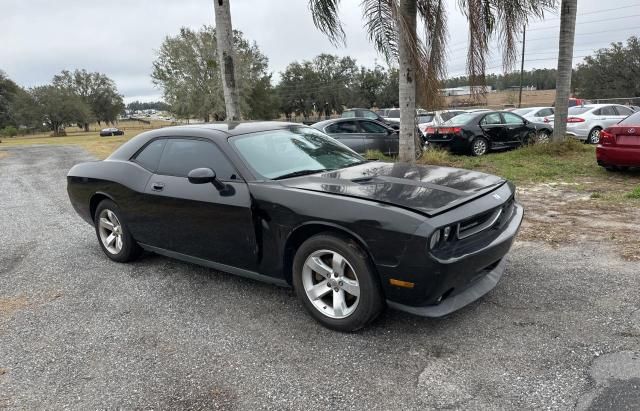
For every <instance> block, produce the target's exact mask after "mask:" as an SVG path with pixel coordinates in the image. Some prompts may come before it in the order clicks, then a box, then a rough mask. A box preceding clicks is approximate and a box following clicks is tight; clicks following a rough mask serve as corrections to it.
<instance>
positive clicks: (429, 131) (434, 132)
mask: <svg viewBox="0 0 640 411" xmlns="http://www.w3.org/2000/svg"><path fill="white" fill-rule="evenodd" d="M425 133H426V134H436V129H435V127H427V131H425Z"/></svg>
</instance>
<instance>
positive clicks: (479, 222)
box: [457, 197, 514, 240]
mask: <svg viewBox="0 0 640 411" xmlns="http://www.w3.org/2000/svg"><path fill="white" fill-rule="evenodd" d="M513 210H514V199H513V197H511V198H510V199H509V200H508V201H507V202H506V203H504V204H503V205H502V206H501V207H497V208H494V209H493V210H489V211H487V212H485V213H482V214H479V215H476V216H473V217H471V218H468V219H466V220H464V221H461V222H460V223H458V224H457V236H458V239H460V240H462V239H465V238H468V237H471V236H474V235H476V234H479V233H481V232H483V231H485V230H488V229H490V228H493V227H496V226H500V225H502V224H503V223H504V222H507V221H509V220H510V219H511V216H512V215H513Z"/></svg>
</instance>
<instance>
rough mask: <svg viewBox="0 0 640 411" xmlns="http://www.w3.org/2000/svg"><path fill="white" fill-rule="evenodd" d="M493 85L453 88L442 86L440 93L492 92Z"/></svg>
mask: <svg viewBox="0 0 640 411" xmlns="http://www.w3.org/2000/svg"><path fill="white" fill-rule="evenodd" d="M492 91H493V87H491V86H460V87H451V88H441V89H440V90H439V92H440V95H441V96H444V97H447V96H469V95H471V94H474V93H475V94H478V93H480V94H482V93H491V92H492Z"/></svg>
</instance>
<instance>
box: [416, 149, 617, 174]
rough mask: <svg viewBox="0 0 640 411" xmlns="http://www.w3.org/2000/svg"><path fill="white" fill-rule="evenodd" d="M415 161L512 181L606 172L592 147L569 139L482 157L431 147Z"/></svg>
mask: <svg viewBox="0 0 640 411" xmlns="http://www.w3.org/2000/svg"><path fill="white" fill-rule="evenodd" d="M418 162H419V163H421V164H434V165H443V166H451V167H460V168H466V169H473V170H479V171H485V172H488V173H491V174H496V175H499V176H502V177H505V178H507V179H509V180H511V181H514V182H516V183H539V182H548V181H566V182H571V181H575V180H576V179H577V178H581V177H603V176H604V175H605V174H606V173H605V172H604V171H603V170H602V169H601V167H599V166H598V165H597V164H596V159H595V148H594V147H593V146H590V145H585V144H583V143H581V142H578V141H576V140H573V139H568V140H567V141H565V142H562V143H548V144H537V145H531V146H526V147H522V148H520V149H516V150H509V151H503V152H493V153H489V154H487V155H484V156H482V157H471V156H465V155H455V154H452V153H450V152H449V151H446V150H443V149H438V148H431V149H429V150H427V151H426V152H425V153H424V156H423V157H422V158H421V159H420V160H418Z"/></svg>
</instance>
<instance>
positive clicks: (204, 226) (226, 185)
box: [67, 122, 523, 331]
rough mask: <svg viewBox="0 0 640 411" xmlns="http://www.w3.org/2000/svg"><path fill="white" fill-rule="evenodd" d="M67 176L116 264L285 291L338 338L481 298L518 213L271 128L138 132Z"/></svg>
mask: <svg viewBox="0 0 640 411" xmlns="http://www.w3.org/2000/svg"><path fill="white" fill-rule="evenodd" d="M67 179H68V193H69V197H70V199H71V203H72V205H73V207H74V208H75V209H76V211H77V212H78V213H79V214H80V215H81V216H82V217H83V218H84V219H85V220H86V221H87V222H89V223H90V224H92V225H93V226H94V227H95V231H96V234H97V237H98V242H99V244H100V246H101V247H102V249H103V251H104V253H105V254H106V255H107V256H108V257H109V258H111V259H112V260H115V261H119V262H126V261H131V260H133V259H134V258H136V256H138V255H139V254H140V252H141V251H142V250H143V249H144V250H148V251H152V252H156V253H158V254H162V255H165V256H169V257H174V258H178V259H181V260H184V261H188V262H192V263H196V264H201V265H204V266H208V267H212V268H215V269H218V270H221V271H225V272H229V273H233V274H237V275H241V276H244V277H249V278H253V279H257V280H261V281H266V282H270V283H274V284H279V285H283V286H293V287H294V289H295V291H296V293H297V295H298V297H299V298H300V300H301V301H302V303H303V305H304V306H305V307H306V309H307V310H308V311H309V312H310V313H311V315H312V316H313V317H314V318H315V319H316V320H318V321H319V322H320V323H322V324H323V325H325V326H327V327H329V328H332V329H336V330H341V331H353V330H356V329H358V328H361V327H363V326H365V325H366V324H368V323H369V322H371V321H372V320H373V319H375V318H376V316H378V314H379V313H380V312H381V310H382V309H383V308H384V307H385V306H390V307H393V308H396V309H400V310H404V311H407V312H410V313H414V314H417V315H422V316H429V317H439V316H443V315H446V314H449V313H451V312H453V311H455V310H457V309H459V308H461V307H463V306H465V305H467V304H469V303H471V302H472V301H475V300H476V299H478V298H480V297H481V296H482V295H484V294H486V293H487V292H488V291H489V290H491V289H492V288H493V287H494V286H495V285H496V283H497V282H498V280H499V279H500V277H501V276H502V273H503V271H504V267H505V255H506V254H507V253H508V251H509V248H510V247H511V244H512V242H513V240H514V237H515V236H516V233H517V231H518V228H519V227H520V223H521V221H522V216H523V209H522V207H521V206H520V205H519V204H518V203H517V202H516V201H515V199H514V194H515V188H514V186H513V184H511V183H509V182H507V181H505V180H503V179H502V178H499V177H495V176H492V175H488V174H483V173H478V172H472V171H465V170H459V169H454V168H445V167H433V166H416V165H410V164H405V163H395V164H391V163H384V162H376V161H367V160H365V159H364V158H363V157H361V156H360V155H358V154H357V153H355V152H354V151H352V150H351V149H349V148H348V147H346V146H344V145H342V144H341V143H339V142H337V141H336V140H334V139H332V138H330V137H328V136H326V135H325V134H323V133H322V132H320V131H318V130H316V129H314V128H311V127H306V126H302V125H299V124H292V123H280V122H258V123H233V124H224V125H222V124H205V125H194V126H181V127H171V128H163V129H161V130H154V131H149V132H145V133H142V134H140V135H138V136H137V137H135V138H133V139H131V140H130V141H129V142H127V143H125V144H124V145H123V146H121V147H120V148H119V149H118V150H116V151H115V152H114V153H113V154H112V155H111V156H110V157H109V158H107V159H106V160H104V161H97V162H89V163H82V164H78V165H76V166H74V167H73V168H72V169H71V170H70V171H69V174H68V177H67Z"/></svg>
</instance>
